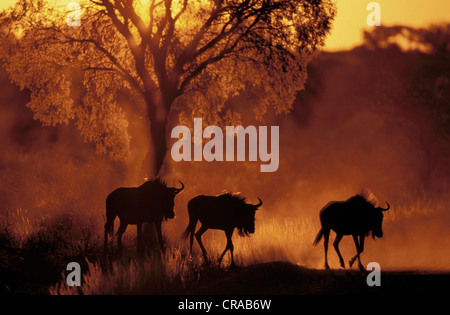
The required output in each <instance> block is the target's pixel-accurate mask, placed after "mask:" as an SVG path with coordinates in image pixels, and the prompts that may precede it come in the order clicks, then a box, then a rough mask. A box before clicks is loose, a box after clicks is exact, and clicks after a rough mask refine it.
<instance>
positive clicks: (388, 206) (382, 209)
mask: <svg viewBox="0 0 450 315" xmlns="http://www.w3.org/2000/svg"><path fill="white" fill-rule="evenodd" d="M386 204H387V208H386V209H384V208H381V207H378V208H380V210H381V211H388V210H389V208H390V207H391V206H390V205H389V202H387V201H386Z"/></svg>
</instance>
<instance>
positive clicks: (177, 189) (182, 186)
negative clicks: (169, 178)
mask: <svg viewBox="0 0 450 315" xmlns="http://www.w3.org/2000/svg"><path fill="white" fill-rule="evenodd" d="M178 181H179V182H180V184H181V188H174V189H175V191H176V192H177V193H179V192H180V191H182V190H183V189H184V184H183V183H182V182H181V180H178Z"/></svg>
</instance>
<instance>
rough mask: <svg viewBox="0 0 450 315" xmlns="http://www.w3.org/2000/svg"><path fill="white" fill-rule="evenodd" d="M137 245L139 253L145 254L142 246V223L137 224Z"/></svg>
mask: <svg viewBox="0 0 450 315" xmlns="http://www.w3.org/2000/svg"><path fill="white" fill-rule="evenodd" d="M136 243H137V244H136V245H137V251H138V254H139V255H141V254H143V252H144V251H143V247H142V223H138V224H137V235H136Z"/></svg>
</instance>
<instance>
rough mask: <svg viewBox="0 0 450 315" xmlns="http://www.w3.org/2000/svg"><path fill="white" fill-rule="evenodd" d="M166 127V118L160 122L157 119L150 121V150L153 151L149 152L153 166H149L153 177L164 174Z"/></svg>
mask: <svg viewBox="0 0 450 315" xmlns="http://www.w3.org/2000/svg"><path fill="white" fill-rule="evenodd" d="M166 127H167V117H166V118H165V119H164V120H162V121H160V120H157V119H154V120H152V121H150V132H151V141H152V143H151V149H153V151H152V150H151V151H152V152H153V154H152V162H151V163H152V164H153V165H150V166H151V169H152V171H153V174H155V176H159V175H162V173H164V170H163V164H164V158H165V156H166V152H167V141H166Z"/></svg>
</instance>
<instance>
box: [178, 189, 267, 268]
mask: <svg viewBox="0 0 450 315" xmlns="http://www.w3.org/2000/svg"><path fill="white" fill-rule="evenodd" d="M258 200H259V203H258V204H255V205H253V204H250V203H247V202H246V201H245V197H243V196H241V195H239V194H232V193H225V194H222V195H219V196H204V195H199V196H197V197H194V198H192V199H191V200H190V201H189V203H188V213H189V224H188V226H187V228H186V230H185V231H184V233H183V234H182V238H184V239H185V238H187V237H188V236H190V250H191V252H192V244H193V242H194V233H195V227H196V225H197V221H200V223H201V224H202V225H201V227H200V228H199V230H198V231H197V232H196V233H195V238H196V239H197V242H198V244H199V245H200V248H201V250H202V253H203V258H204V259H205V261H208V256H207V254H206V250H205V247H204V246H203V243H202V235H203V233H205V232H206V231H207V230H208V229H218V230H223V231H225V235H226V237H227V246H226V247H225V250H224V251H223V253H222V255H220V258H219V265H220V262H221V261H222V259H223V256H224V255H225V253H226V252H227V250H230V253H231V266H234V265H235V263H234V257H233V250H234V246H233V242H232V241H231V237H232V235H233V232H234V229H235V228H237V229H238V232H239V235H240V236H248V235H249V234H251V233H254V232H255V212H256V210H258V208H259V207H260V206H261V205H262V201H261V199H259V198H258Z"/></svg>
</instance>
